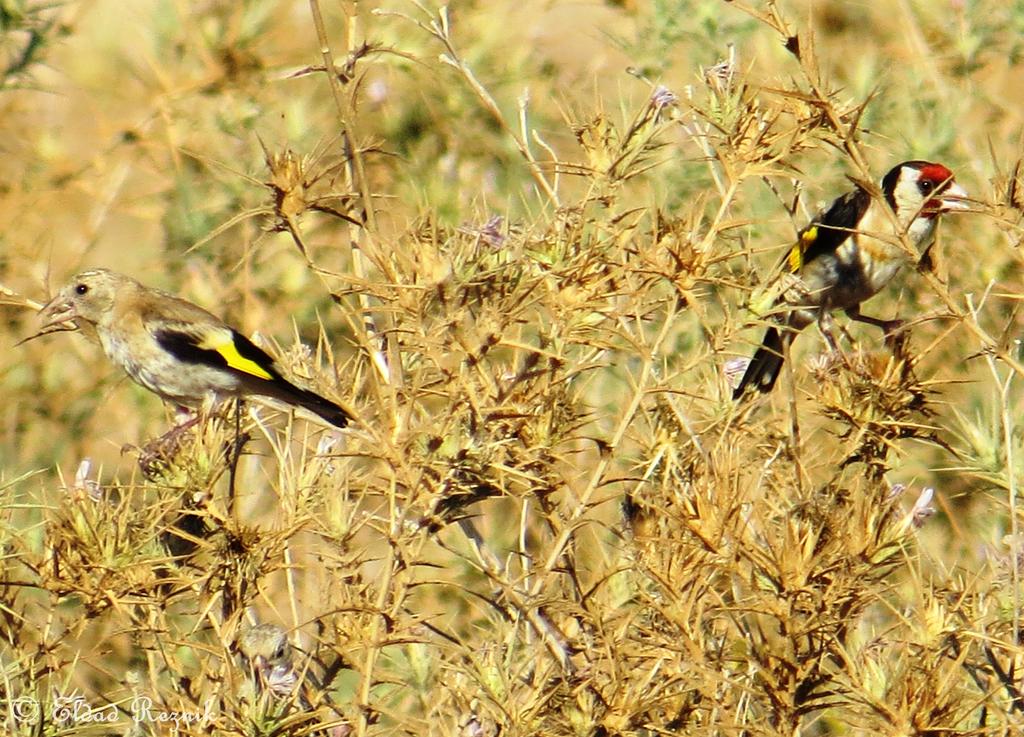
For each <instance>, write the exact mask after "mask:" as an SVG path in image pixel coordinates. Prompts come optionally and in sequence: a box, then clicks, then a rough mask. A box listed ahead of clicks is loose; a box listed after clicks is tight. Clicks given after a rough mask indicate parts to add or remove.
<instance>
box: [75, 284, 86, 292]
mask: <svg viewBox="0 0 1024 737" xmlns="http://www.w3.org/2000/svg"><path fill="white" fill-rule="evenodd" d="M88 291H89V285H88V284H79V285H77V286H76V287H75V294H86V293H87V292H88Z"/></svg>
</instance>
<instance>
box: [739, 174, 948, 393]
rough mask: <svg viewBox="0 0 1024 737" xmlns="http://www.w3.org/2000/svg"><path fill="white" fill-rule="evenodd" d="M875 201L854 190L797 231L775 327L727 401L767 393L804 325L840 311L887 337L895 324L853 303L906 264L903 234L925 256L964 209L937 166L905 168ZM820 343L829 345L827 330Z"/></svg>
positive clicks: (784, 265) (784, 268)
mask: <svg viewBox="0 0 1024 737" xmlns="http://www.w3.org/2000/svg"><path fill="white" fill-rule="evenodd" d="M882 195H883V197H884V198H885V204H883V203H882V202H881V201H879V200H876V199H875V198H873V197H872V196H871V194H870V193H869V192H868V191H867V190H865V189H864V188H863V187H860V186H858V187H857V188H856V189H855V190H853V191H852V192H848V193H847V194H845V195H843V196H842V197H839V198H838V199H836V200H835V201H834V202H832V204H831V205H830V206H829V207H828V208H827V209H825V210H823V211H822V212H821V213H819V214H818V215H817V216H816V217H815V218H814V219H813V220H812V221H811V223H810V224H809V225H808V226H807V227H806V228H804V229H803V230H801V231H800V233H799V236H798V238H797V242H796V244H794V245H793V247H792V248H791V249H790V250H789V251H788V252H787V254H786V256H785V257H784V258H783V260H782V262H781V264H780V268H779V270H780V272H781V274H780V288H781V296H779V297H778V298H777V299H776V301H775V309H774V310H773V314H772V315H771V319H772V320H773V321H774V322H776V323H778V325H777V326H775V325H773V326H771V327H769V328H768V331H767V332H766V333H765V336H764V340H763V341H761V347H760V348H758V349H757V352H756V353H755V354H754V357H753V358H752V359H751V361H750V363H749V364H748V365H747V369H746V371H745V373H744V374H743V378H742V379H741V380H740V383H739V385H738V386H737V387H736V390H735V391H734V392H733V399H739V398H740V397H742V396H743V394H744V393H745V392H746V391H747V390H749V389H751V388H755V389H757V390H758V391H760V392H768V391H771V388H772V387H773V386H775V380H776V379H777V378H778V377H779V372H780V371H781V369H782V361H783V355H784V354H785V348H786V346H787V345H788V344H789V343H791V342H792V341H793V338H795V337H796V335H797V333H799V332H800V331H801V330H803V329H804V328H805V327H807V326H808V325H810V324H811V323H813V322H816V321H818V322H821V323H825V322H826V320H827V319H828V317H829V313H830V312H831V311H832V310H844V311H845V312H846V314H847V315H848V316H849V317H850V319H851V320H856V321H859V322H864V323H868V324H869V325H875V326H877V327H880V328H882V330H884V331H885V332H886V334H889V333H891V332H893V331H894V330H895V329H896V328H897V327H899V325H900V322H899V321H898V320H890V321H886V320H879V319H877V318H873V317H868V316H866V315H862V314H860V303H861V302H863V301H864V300H866V299H868V298H870V297H873V296H874V295H875V294H877V293H878V292H879V291H880V290H881V289H882V288H883V287H884V286H885V285H886V284H888V283H889V281H890V280H891V279H892V278H893V277H894V276H895V275H896V274H897V272H899V270H900V269H901V268H902V267H903V265H904V264H905V263H906V261H907V256H906V252H905V251H904V249H903V248H902V247H901V246H900V236H901V235H902V234H906V236H907V238H908V239H909V240H910V243H911V244H912V245H913V246H914V248H915V250H916V251H917V252H918V253H919V254H923V253H925V252H926V250H927V248H928V247H929V246H930V245H931V243H932V241H933V240H934V238H935V226H936V223H937V222H938V219H939V216H940V215H941V214H942V213H944V212H948V211H950V210H962V209H966V205H965V203H964V201H963V200H964V199H966V197H967V192H965V191H964V190H963V188H961V187H960V186H959V185H958V184H956V182H954V180H953V172H951V171H950V170H949V169H947V168H946V167H945V166H943V165H942V164H935V163H932V162H929V161H904V162H903V163H902V164H897V165H896V166H894V167H893V168H892V169H891V170H890V171H889V173H888V174H886V175H885V177H884V178H883V179H882ZM886 205H888V207H889V208H891V209H892V212H893V214H895V216H896V217H895V223H894V222H893V217H892V216H891V215H890V214H889V213H887V212H886V211H885V206H886ZM825 336H826V338H829V339H830V342H832V341H831V338H830V336H829V332H828V331H827V330H826V331H825Z"/></svg>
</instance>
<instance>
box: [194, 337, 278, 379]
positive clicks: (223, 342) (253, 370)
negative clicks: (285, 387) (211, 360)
mask: <svg viewBox="0 0 1024 737" xmlns="http://www.w3.org/2000/svg"><path fill="white" fill-rule="evenodd" d="M199 347H200V348H203V349H205V350H208V351H216V352H217V353H219V354H220V355H221V357H222V358H223V359H224V360H225V361H227V364H228V366H230V367H231V368H233V369H235V370H236V371H241V372H243V373H246V374H249V375H251V376H258V377H259V378H261V379H266V380H267V381H273V380H274V377H273V376H272V375H271V374H270V373H268V372H267V370H266V369H264V368H263V367H262V366H260V365H259V364H258V363H256V362H255V361H253V360H252V359H250V358H246V357H245V356H243V355H242V354H241V353H239V352H238V348H237V347H235V339H234V336H233V335H232V334H231V333H230V332H225V333H217V334H214V335H209V336H207V337H206V339H205V340H203V342H202V343H200V344H199Z"/></svg>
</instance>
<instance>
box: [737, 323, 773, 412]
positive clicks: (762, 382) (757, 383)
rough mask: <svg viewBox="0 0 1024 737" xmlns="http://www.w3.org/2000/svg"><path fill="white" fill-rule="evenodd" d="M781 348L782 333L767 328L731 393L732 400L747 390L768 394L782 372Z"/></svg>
mask: <svg viewBox="0 0 1024 737" xmlns="http://www.w3.org/2000/svg"><path fill="white" fill-rule="evenodd" d="M783 348H784V347H783V339H782V333H781V332H779V329H778V328H776V327H774V326H773V327H770V328H768V331H767V332H766V333H765V334H764V340H762V341H761V347H760V348H758V349H757V352H756V353H755V354H754V357H753V358H751V359H750V363H749V364H747V370H746V371H745V372H744V373H743V378H742V379H740V383H739V385H738V386H737V387H736V390H735V391H734V392H733V393H732V398H733V399H739V398H740V397H742V396H743V395H744V394H745V393H746V392H747V390H748V389H749V388H754V389H757V390H758V391H759V392H761V393H762V394H763V393H767V392H770V391H771V390H772V387H773V386H775V381H776V380H777V379H778V378H779V372H781V371H782V362H783Z"/></svg>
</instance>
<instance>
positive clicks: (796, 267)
mask: <svg viewBox="0 0 1024 737" xmlns="http://www.w3.org/2000/svg"><path fill="white" fill-rule="evenodd" d="M817 239H818V226H817V225H812V226H811V227H809V228H808V229H807V230H805V231H804V232H803V233H801V234H800V240H799V241H798V242H797V244H796V245H795V246H793V247H792V248H791V249H790V250H789V254H787V256H786V263H787V264H789V270H790V271H792V272H793V273H796V272H797V271H800V269H801V268H802V267H803V265H804V254H805V253H807V249H809V248H810V247H811V244H812V243H814V241H816V240H817Z"/></svg>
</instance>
